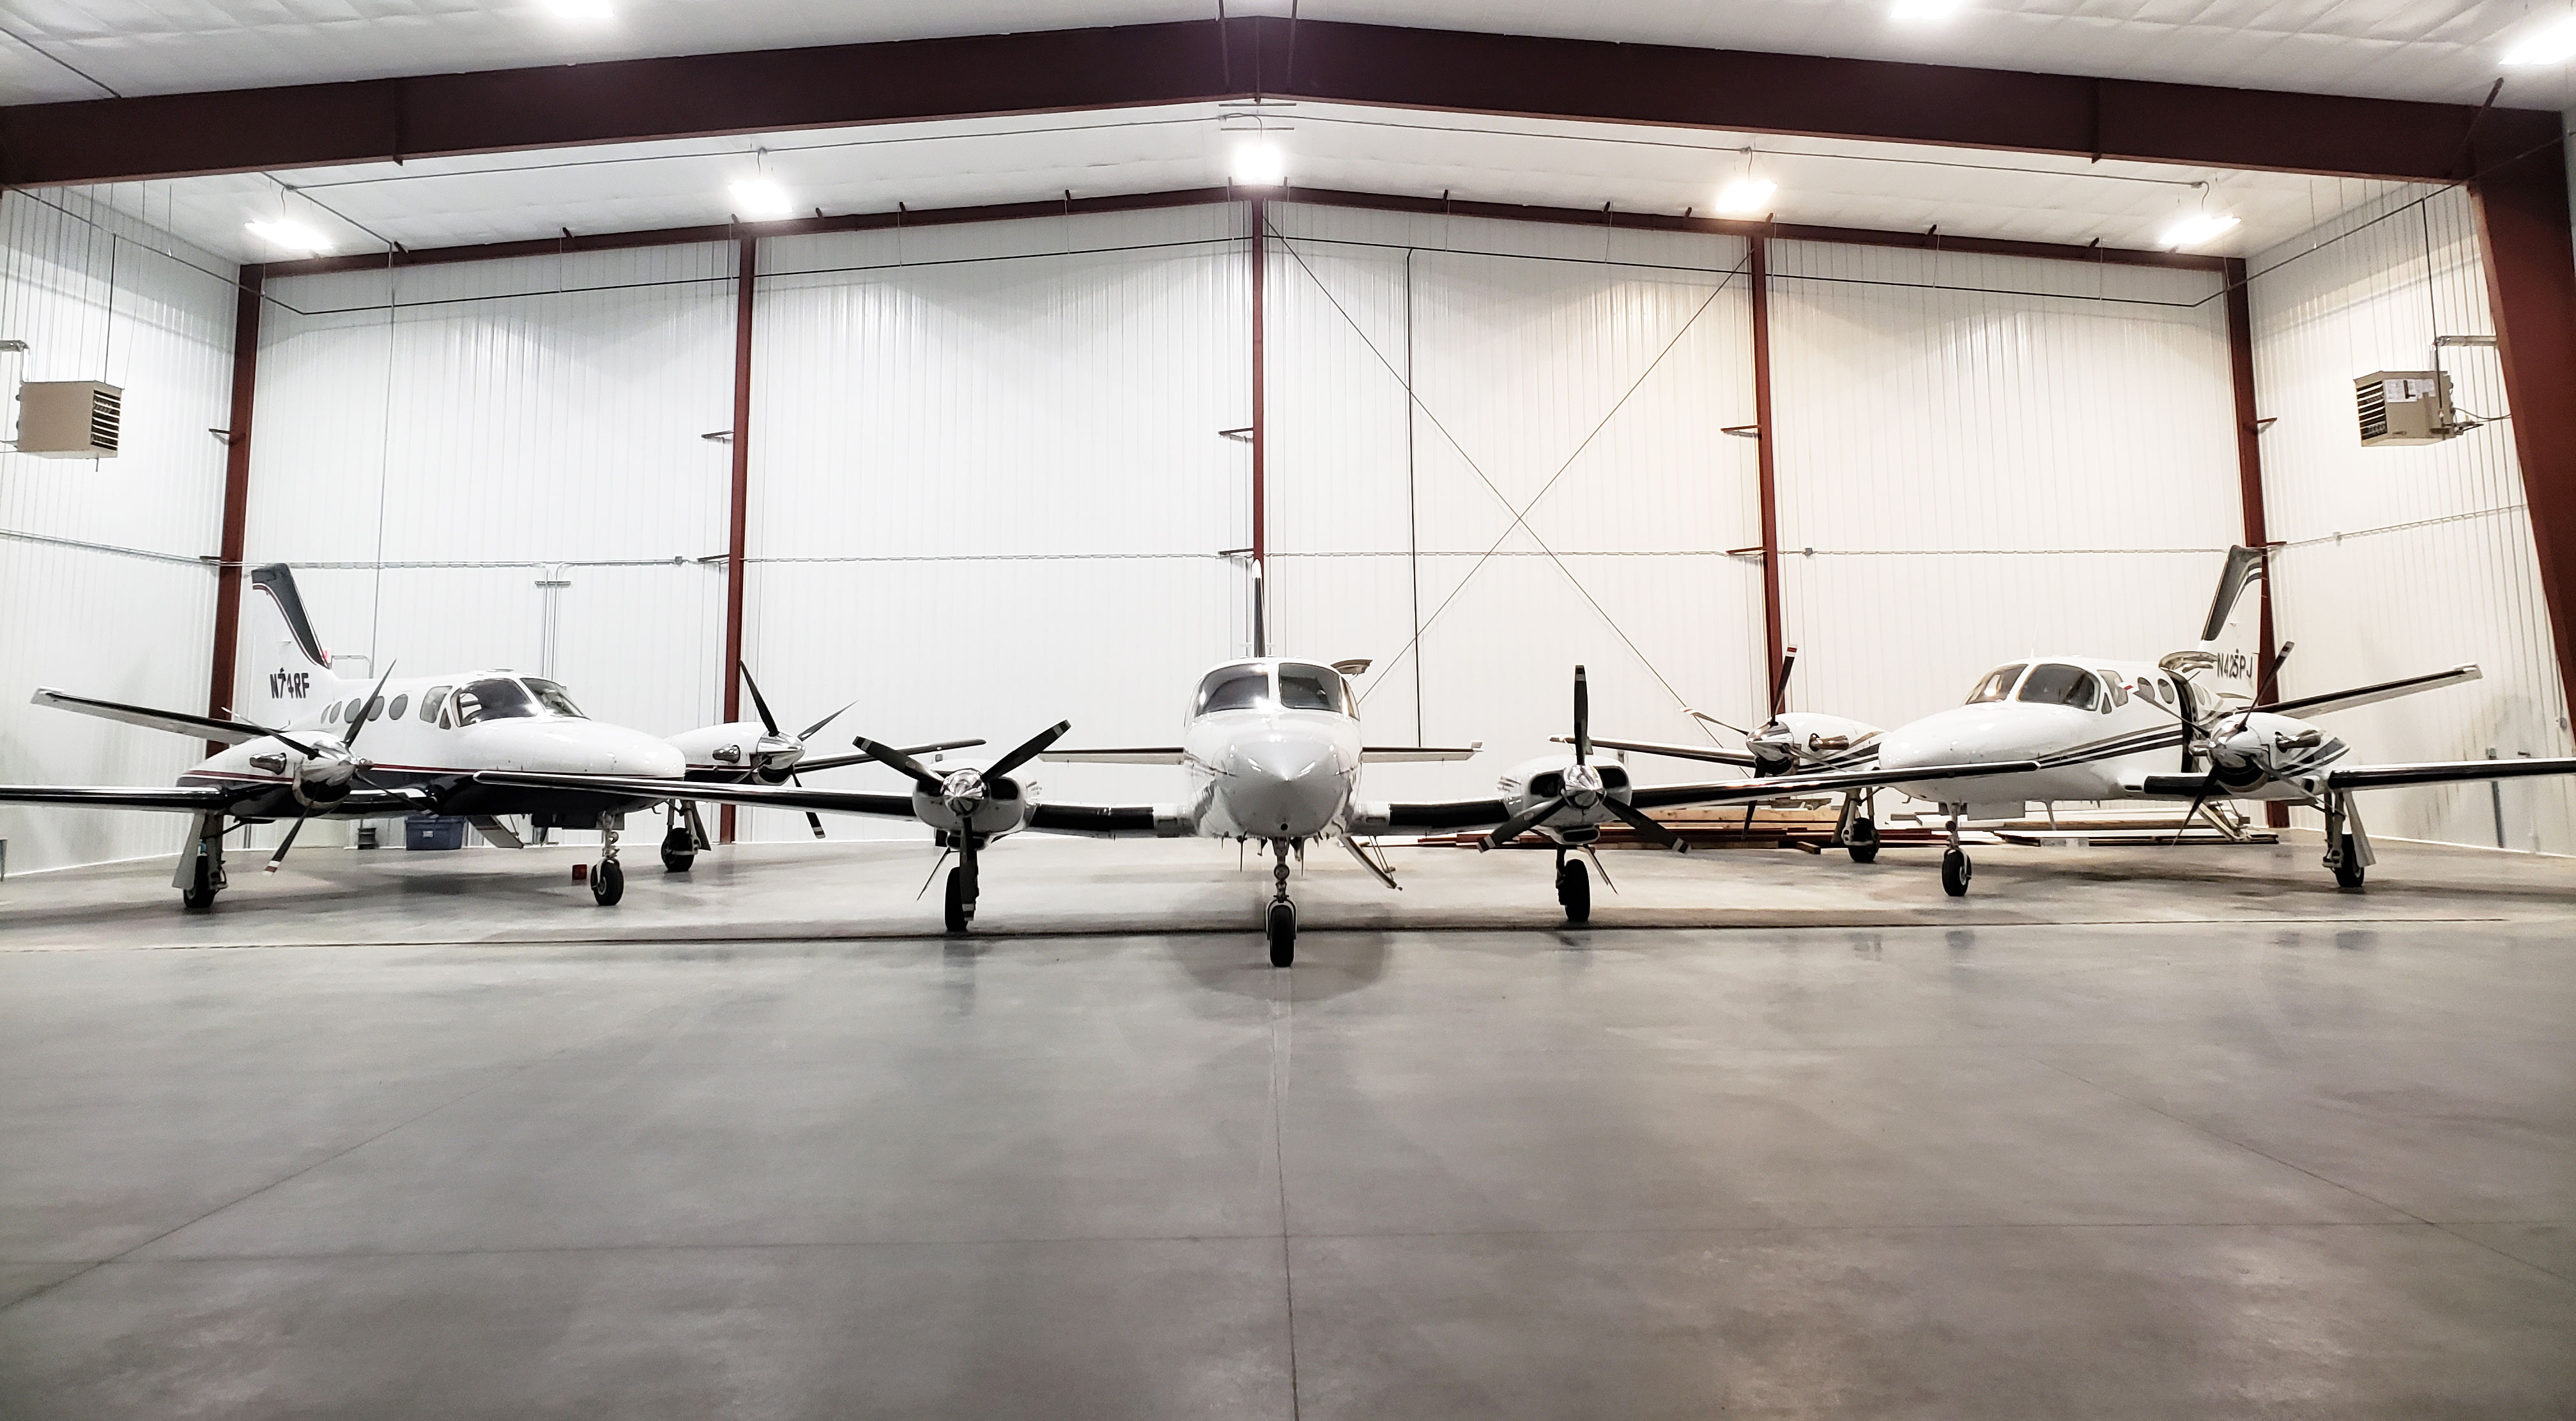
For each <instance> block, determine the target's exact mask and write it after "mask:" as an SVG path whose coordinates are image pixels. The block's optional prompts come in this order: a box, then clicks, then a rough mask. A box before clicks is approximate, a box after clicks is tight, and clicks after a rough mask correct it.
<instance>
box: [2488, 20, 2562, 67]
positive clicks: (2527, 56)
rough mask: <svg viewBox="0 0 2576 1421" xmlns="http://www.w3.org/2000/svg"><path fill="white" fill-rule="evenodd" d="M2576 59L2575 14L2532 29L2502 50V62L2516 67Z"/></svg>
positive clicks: (2558, 62) (2560, 62)
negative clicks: (2512, 44) (2516, 42)
mask: <svg viewBox="0 0 2576 1421" xmlns="http://www.w3.org/2000/svg"><path fill="white" fill-rule="evenodd" d="M2570 59H2576V16H2570V17H2568V18H2567V19H2564V20H2560V21H2559V22H2558V23H2557V24H2554V25H2550V26H2548V27H2546V28H2544V29H2538V30H2534V31H2532V32H2531V33H2530V34H2528V35H2525V36H2523V38H2522V41H2521V43H2519V44H2516V45H2515V46H2514V47H2513V48H2511V49H2508V50H2506V51H2505V52H2504V62H2505V63H2507V64H2510V65H2513V66H2515V67H2517V68H2519V67H2521V66H2523V65H2527V64H2564V63H2566V62H2567V61H2568V60H2570Z"/></svg>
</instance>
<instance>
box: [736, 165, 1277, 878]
mask: <svg viewBox="0 0 2576 1421" xmlns="http://www.w3.org/2000/svg"><path fill="white" fill-rule="evenodd" d="M1243 221H1244V209H1243V208H1241V207H1239V206H1208V207H1197V208H1186V209H1176V210H1171V211H1161V212H1140V213H1132V214H1105V215H1089V216H1076V217H1066V218H1061V219H1055V218H1050V219H1043V220H1035V221H1026V222H1007V223H993V224H984V225H978V226H972V227H935V228H929V229H920V230H914V231H910V232H891V231H889V232H872V233H842V234H831V235H823V236H813V237H798V238H789V239H782V240H777V241H773V242H770V243H768V244H766V247H765V250H764V252H763V258H762V260H763V273H764V274H763V277H762V280H761V285H760V292H759V296H758V302H757V306H756V309H755V312H754V315H753V324H752V329H753V333H754V344H755V354H754V358H753V367H752V373H753V391H754V396H753V412H752V428H753V430H754V431H755V434H754V438H753V441H752V446H751V457H752V508H751V518H752V521H751V525H750V539H749V541H750V549H749V552H750V557H751V580H750V583H749V588H750V605H749V607H748V610H747V626H746V631H745V659H746V660H748V661H749V662H750V663H751V666H752V668H753V670H754V672H755V674H757V675H759V676H760V677H761V678H762V685H763V688H764V689H766V690H767V691H768V692H769V695H770V698H771V700H772V702H773V704H775V705H776V706H777V707H778V711H779V714H780V715H781V716H782V717H788V718H796V719H806V720H810V719H812V718H814V717H817V716H820V715H822V714H823V713H824V712H825V711H828V710H830V709H831V708H833V707H834V706H838V705H840V704H842V703H844V702H846V701H850V700H852V699H853V698H855V699H856V701H857V705H856V706H855V708H853V709H852V710H851V711H850V713H849V714H848V715H846V716H844V717H843V718H842V720H841V721H840V722H838V723H836V724H835V726H834V728H833V732H832V733H833V735H834V736H835V737H842V738H846V737H847V736H849V735H851V734H852V733H855V732H860V731H864V732H865V733H867V734H868V735H870V736H873V737H875V738H878V739H882V740H887V741H891V742H894V743H904V742H907V741H924V740H932V739H948V738H952V737H957V736H982V737H984V738H986V739H988V740H990V741H991V742H993V745H994V747H995V749H996V752H998V750H999V749H1000V748H1002V747H1006V746H1008V745H1012V744H1016V743H1018V742H1019V741H1021V740H1023V739H1025V738H1027V737H1028V736H1030V735H1032V734H1035V733H1036V732H1037V731H1039V730H1041V729H1043V728H1045V727H1046V726H1047V725H1050V724H1052V723H1054V722H1055V721H1057V720H1059V719H1069V720H1071V721H1072V722H1073V725H1074V729H1073V731H1072V734H1071V736H1070V738H1069V739H1068V741H1067V742H1066V743H1067V744H1087V745H1135V744H1148V745H1168V744H1171V743H1173V742H1174V741H1175V740H1176V739H1177V737H1178V733H1179V728H1180V720H1181V716H1182V713H1183V712H1184V711H1185V710H1186V708H1187V707H1186V702H1187V697H1188V693H1189V691H1190V688H1191V687H1192V685H1193V684H1194V683H1195V680H1196V677H1197V675H1198V673H1199V672H1200V671H1201V670H1202V669H1204V668H1205V667H1206V666H1208V665H1210V664H1212V663H1214V662H1217V661H1220V660H1224V659H1226V658H1228V657H1231V656H1239V655H1243V654H1246V650H1247V646H1246V643H1247V639H1248V635H1249V623H1248V619H1247V616H1246V599H1245V593H1244V589H1245V585H1246V577H1245V574H1244V572H1243V570H1242V565H1241V563H1240V562H1239V561H1238V560H1235V559H1230V558H1227V557H1225V556H1222V554H1223V552H1224V551H1225V550H1226V549H1229V548H1237V547H1241V546H1243V545H1245V543H1246V542H1248V540H1249V535H1248V533H1247V531H1246V529H1247V519H1248V503H1247V500H1246V485H1245V480H1246V478H1247V477H1248V473H1247V471H1248V467H1249V466H1248V463H1247V461H1246V458H1245V455H1244V453H1243V446H1242V445H1241V444H1239V443H1237V442H1235V441H1232V440H1229V439H1226V438H1224V437H1222V436H1221V434H1220V431H1222V430H1227V429H1233V428H1238V427H1240V426H1243V425H1247V424H1249V423H1251V359H1250V346H1249V321H1250V307H1249V281H1250V269H1249V266H1248V264H1247V263H1246V261H1245V259H1244V255H1243V250H1244V249H1243V243H1242V231H1243V228H1242V223H1243ZM838 773H839V774H840V775H842V776H844V777H845V778H844V779H843V780H841V781H840V782H843V783H849V784H853V785H859V784H880V783H882V784H885V785H888V786H891V785H893V784H895V783H897V781H896V780H894V778H893V777H892V776H891V774H890V772H887V771H883V770H878V769H873V768H866V769H858V770H851V771H842V772H838ZM1038 778H1039V779H1040V781H1041V782H1042V783H1044V784H1045V785H1046V786H1047V788H1048V790H1049V792H1050V793H1054V794H1056V795H1058V796H1059V797H1068V798H1072V797H1080V798H1107V799H1119V800H1127V801H1152V800H1157V799H1170V798H1173V797H1174V796H1175V794H1176V792H1177V788H1178V786H1177V782H1176V781H1175V780H1174V778H1173V776H1172V773H1171V772H1170V771H1167V770H1158V769H1153V768H1141V769H1140V768H1137V767H1132V766H1071V765H1055V766H1047V767H1044V768H1043V770H1042V771H1040V772H1039V775H1038ZM845 822H846V821H845ZM743 832H744V834H745V835H746V837H758V838H777V837H802V836H803V835H804V834H805V833H806V832H807V831H806V828H805V825H804V823H803V821H802V819H801V818H799V817H796V816H789V815H778V814H769V813H755V814H750V815H747V816H746V817H745V819H744V827H743ZM834 832H836V833H842V832H847V833H851V834H866V833H876V834H893V833H909V832H911V830H910V827H909V826H894V825H878V826H869V825H862V824H848V825H847V827H846V828H842V829H836V830H835V831H834Z"/></svg>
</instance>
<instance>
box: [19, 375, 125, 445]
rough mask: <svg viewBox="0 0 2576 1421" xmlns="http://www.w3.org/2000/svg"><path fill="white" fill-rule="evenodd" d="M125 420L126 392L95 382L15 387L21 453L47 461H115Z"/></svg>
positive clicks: (33, 383) (46, 382) (52, 382)
mask: <svg viewBox="0 0 2576 1421" xmlns="http://www.w3.org/2000/svg"><path fill="white" fill-rule="evenodd" d="M124 419H125V391H124V390H123V389H121V388H119V387H118V386H115V385H110V384H107V383H105V382H103V381H99V380H43V381H37V380H30V381H28V382H27V383H26V384H23V385H20V386H19V387H18V443H17V449H18V452H19V453H21V454H34V455H36V456H38V457H39V458H45V459H113V458H115V457H116V447H117V442H118V438H119V436H120V435H121V434H122V433H123V429H124Z"/></svg>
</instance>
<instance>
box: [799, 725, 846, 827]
mask: <svg viewBox="0 0 2576 1421" xmlns="http://www.w3.org/2000/svg"><path fill="white" fill-rule="evenodd" d="M853 704H855V702H854V703H853ZM848 709H849V706H843V707H841V710H848ZM840 713H841V711H834V712H832V714H834V715H839V714H840ZM806 733H807V734H809V735H810V734H812V733H813V732H812V731H808V732H806ZM787 782H788V783H789V784H792V785H794V786H796V787H797V788H798V789H803V788H804V787H805V781H804V779H803V778H802V777H801V776H798V775H796V774H795V773H793V772H790V773H789V775H788V776H787ZM805 822H806V823H808V824H811V825H813V826H814V837H815V838H817V839H819V838H821V837H823V816H822V815H820V814H817V813H815V812H814V811H813V810H810V809H808V810H806V811H805Z"/></svg>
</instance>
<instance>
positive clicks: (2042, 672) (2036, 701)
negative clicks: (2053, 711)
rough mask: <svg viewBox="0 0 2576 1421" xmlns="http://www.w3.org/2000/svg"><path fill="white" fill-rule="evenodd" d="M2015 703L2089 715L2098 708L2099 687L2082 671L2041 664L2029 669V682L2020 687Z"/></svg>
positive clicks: (2080, 669) (2088, 673)
mask: <svg viewBox="0 0 2576 1421" xmlns="http://www.w3.org/2000/svg"><path fill="white" fill-rule="evenodd" d="M2017 699H2019V700H2020V701H2021V702H2022V703H2023V704H2025V705H2035V706H2073V707H2075V708H2076V709H2077V710H2088V711H2089V710H2092V709H2094V708H2095V707H2096V706H2098V705H2100V704H2101V700H2102V687H2101V684H2100V683H2099V682H2098V681H2096V680H2095V679H2094V677H2093V673H2092V672H2090V671H2087V670H2085V669H2084V668H2083V667H2080V666H2064V665H2060V664H2058V663H2057V662H2054V661H2044V662H2041V663H2040V664H2039V665H2037V666H2034V667H2032V668H2031V669H2030V678H2029V679H2028V680H2026V681H2024V682H2022V683H2021V695H2020V696H2019V697H2018V698H2017Z"/></svg>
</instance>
